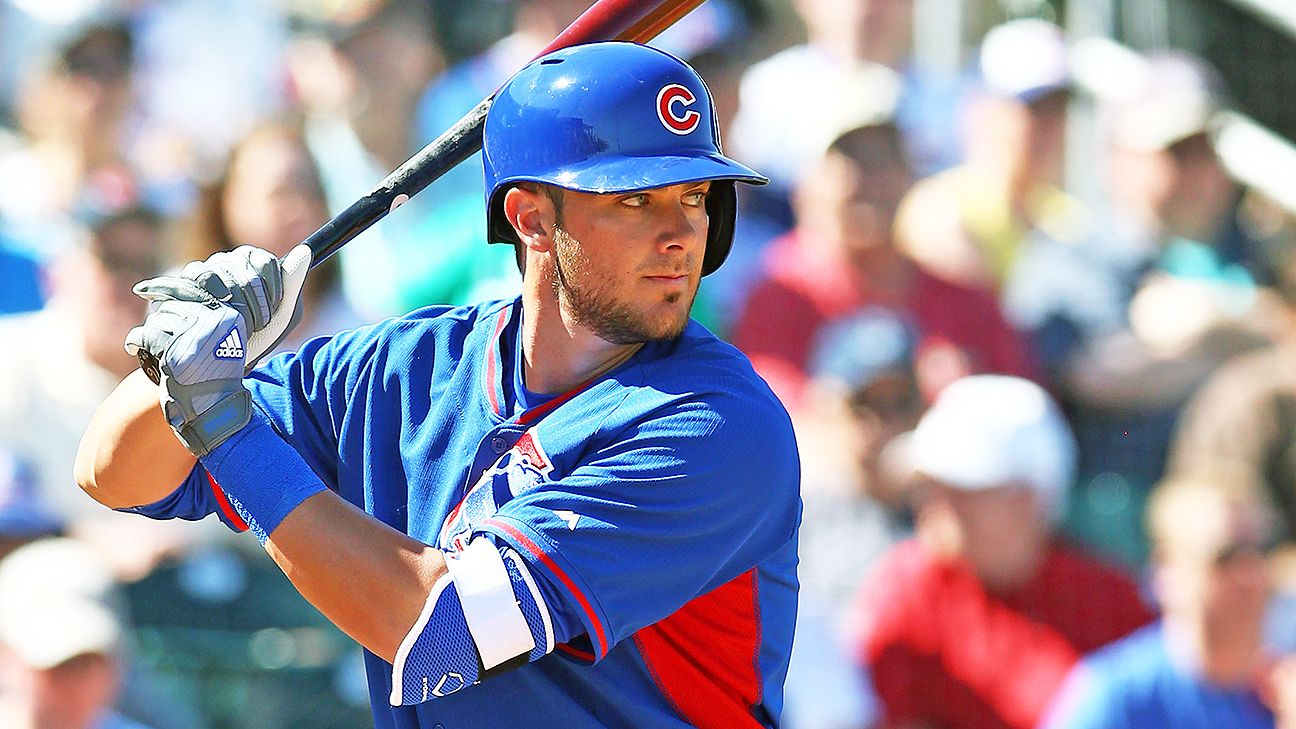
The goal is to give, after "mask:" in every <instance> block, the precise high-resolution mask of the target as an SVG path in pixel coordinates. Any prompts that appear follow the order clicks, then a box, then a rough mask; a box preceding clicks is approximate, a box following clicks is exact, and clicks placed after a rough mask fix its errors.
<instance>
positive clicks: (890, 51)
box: [732, 0, 958, 225]
mask: <svg viewBox="0 0 1296 729" xmlns="http://www.w3.org/2000/svg"><path fill="white" fill-rule="evenodd" d="M793 7H794V8H795V10H796V12H797V14H798V15H799V16H800V17H801V19H802V21H804V23H805V28H806V36H807V39H806V42H805V43H803V44H800V45H797V46H793V47H791V48H787V49H785V50H782V51H779V52H778V53H775V54H774V55H772V56H770V57H769V58H767V59H765V60H763V61H760V62H759V63H757V64H755V65H753V66H752V67H751V69H750V70H748V72H747V73H746V75H745V76H744V77H743V81H742V87H741V92H740V104H739V111H738V116H737V118H736V119H735V120H734V128H733V135H732V140H733V152H734V154H735V155H737V156H738V158H739V159H742V160H744V161H745V162H747V163H748V164H751V165H754V166H756V167H757V168H759V169H761V170H763V171H764V172H765V174H767V175H769V177H770V185H769V189H768V190H767V191H766V194H765V195H764V196H763V197H762V199H763V200H767V204H770V205H773V204H778V205H779V206H780V207H783V208H786V206H787V204H788V201H789V200H790V198H791V196H792V194H793V190H795V189H796V187H797V186H798V185H799V184H800V183H801V181H802V179H803V178H804V176H805V175H806V174H807V173H808V172H809V170H810V169H811V168H813V167H814V165H815V164H816V163H817V161H818V155H819V153H820V151H821V150H822V148H823V145H824V143H826V142H827V141H828V140H825V139H823V138H822V137H823V136H824V134H832V132H833V131H835V130H836V129H840V128H841V127H839V126H838V127H835V126H833V125H835V124H836V123H837V122H838V120H833V119H825V118H823V115H822V114H820V113H818V112H817V111H816V112H811V113H807V110H820V109H822V107H823V104H824V101H825V100H826V99H832V100H841V101H845V100H846V99H847V98H848V97H849V96H851V94H848V93H845V92H844V91H843V88H855V89H867V93H866V94H865V96H867V99H866V100H865V99H863V98H861V97H860V94H859V93H858V92H856V93H855V96H856V97H857V103H868V104H870V105H874V106H875V108H877V109H883V110H888V111H891V110H894V116H895V119H896V123H897V125H898V126H899V128H900V129H901V130H902V131H903V132H904V138H905V142H906V148H907V152H908V154H909V157H910V159H912V160H914V161H915V166H916V167H917V169H918V170H919V171H920V172H922V173H923V174H928V173H931V172H934V171H935V170H938V169H941V168H943V167H947V166H949V165H950V164H953V162H954V161H955V160H956V159H957V157H958V152H957V147H958V144H957V138H956V137H957V131H956V129H955V116H956V115H955V113H954V110H955V106H956V101H955V99H956V97H957V93H958V92H957V88H956V85H955V83H954V82H953V81H952V80H947V79H942V78H940V77H939V76H937V75H935V74H932V73H930V72H928V71H927V70H925V69H922V68H919V67H917V66H916V65H915V64H914V63H913V59H912V57H911V55H910V52H911V46H912V36H913V19H914V18H913V13H914V10H913V0H834V1H831V2H830V1H828V0H797V1H796V2H794V3H793ZM824 122H827V125H828V126H826V128H825V125H824ZM792 212H793V211H791V210H787V209H785V210H784V211H783V215H782V216H779V217H780V218H781V219H782V220H783V221H784V222H785V224H787V225H790V224H791V222H792V220H791V213H792Z"/></svg>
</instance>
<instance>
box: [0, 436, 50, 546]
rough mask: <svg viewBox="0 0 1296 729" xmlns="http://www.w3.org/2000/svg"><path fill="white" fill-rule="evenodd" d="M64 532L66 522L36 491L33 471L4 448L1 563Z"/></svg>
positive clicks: (1, 464)
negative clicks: (37, 541)
mask: <svg viewBox="0 0 1296 729" xmlns="http://www.w3.org/2000/svg"><path fill="white" fill-rule="evenodd" d="M62 532H63V520H62V519H60V518H59V517H58V515H57V514H55V513H54V512H53V510H51V509H50V508H49V506H47V505H46V504H45V502H44V500H43V499H42V498H41V496H40V493H39V492H38V491H37V490H36V483H35V482H34V481H33V479H32V476H31V469H29V468H28V467H27V464H25V463H23V462H22V461H21V460H20V459H19V458H18V457H17V456H15V455H14V454H13V453H11V452H10V451H8V450H7V449H0V560H3V559H4V558H5V556H6V555H8V554H9V553H10V552H12V551H14V550H15V549H18V548H19V547H21V546H23V545H24V544H27V543H29V542H33V541H35V540H37V539H41V538H44V537H52V536H56V535H58V534H61V533H62Z"/></svg>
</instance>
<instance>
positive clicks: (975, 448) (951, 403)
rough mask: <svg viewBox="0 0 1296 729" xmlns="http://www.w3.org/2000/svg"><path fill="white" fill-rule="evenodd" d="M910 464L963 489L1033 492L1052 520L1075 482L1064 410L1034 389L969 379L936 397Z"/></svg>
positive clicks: (1017, 381) (1007, 380)
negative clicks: (1015, 488) (1002, 488)
mask: <svg viewBox="0 0 1296 729" xmlns="http://www.w3.org/2000/svg"><path fill="white" fill-rule="evenodd" d="M907 449H908V454H907V455H908V457H909V465H910V467H911V468H912V469H913V471H914V472H915V473H919V474H922V475H925V476H927V477H929V478H931V479H934V480H936V481H939V482H941V483H943V484H946V485H948V486H950V487H953V488H956V489H960V490H964V491H980V490H983V489H989V488H995V487H998V486H1007V485H1011V484H1020V485H1025V486H1029V487H1031V488H1033V489H1034V490H1035V491H1036V492H1037V493H1038V494H1039V496H1040V499H1041V504H1042V505H1043V506H1044V507H1045V509H1046V511H1047V513H1048V514H1049V516H1050V517H1051V518H1053V519H1054V520H1056V519H1059V518H1061V516H1062V510H1063V508H1064V507H1065V504H1066V491H1067V488H1068V487H1069V486H1070V485H1071V481H1072V479H1073V478H1074V477H1075V467H1076V444H1075V439H1074V437H1073V436H1072V434H1071V429H1070V428H1069V427H1068V426H1067V423H1066V420H1065V419H1064V418H1063V417H1062V413H1061V411H1060V410H1059V409H1058V407H1057V405H1056V404H1055V403H1054V402H1053V399H1052V398H1051V397H1049V395H1048V393H1046V392H1045V391H1044V389H1043V388H1041V387H1040V386H1039V385H1036V384H1035V383H1033V382H1031V381H1029V380H1024V379H1021V378H1019V377H1008V376H1004V375H973V376H970V377H964V378H962V379H959V380H956V381H955V382H953V383H951V384H950V385H949V386H948V387H946V388H945V389H944V390H942V391H941V393H940V395H938V396H937V398H936V402H934V403H932V406H931V407H930V408H929V409H928V410H927V412H926V413H925V414H924V415H923V416H922V418H921V419H920V420H919V422H918V426H917V427H916V428H914V431H913V433H912V434H911V436H910V437H909V439H908V445H907Z"/></svg>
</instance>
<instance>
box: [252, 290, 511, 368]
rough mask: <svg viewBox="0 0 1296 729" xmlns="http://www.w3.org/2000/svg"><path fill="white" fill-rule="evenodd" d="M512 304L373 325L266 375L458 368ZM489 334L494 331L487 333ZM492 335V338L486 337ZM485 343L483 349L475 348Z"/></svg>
mask: <svg viewBox="0 0 1296 729" xmlns="http://www.w3.org/2000/svg"><path fill="white" fill-rule="evenodd" d="M510 303H511V302H509V301H504V300H501V301H490V302H483V303H481V304H475V305H472V306H458V307H453V306H428V307H423V308H420V309H416V310H414V311H411V312H409V313H407V314H404V315H401V316H395V317H389V318H387V319H383V320H381V321H378V322H374V323H372V324H366V325H363V326H359V327H355V328H353V329H348V330H345V331H341V332H338V333H337V334H334V335H332V336H328V337H319V338H316V339H312V340H310V341H308V342H306V343H305V344H303V345H302V346H301V348H300V349H299V350H298V351H297V352H295V353H290V354H285V355H281V356H279V357H275V358H273V359H271V360H269V361H268V362H267V363H266V365H264V366H263V368H262V369H267V370H269V371H275V370H276V369H284V368H291V367H293V366H294V364H295V363H299V362H303V361H305V362H310V363H313V364H311V365H309V366H310V367H311V368H313V369H316V370H324V371H349V372H359V371H384V372H405V371H408V370H409V369H410V367H409V365H410V364H411V363H413V362H420V363H422V365H423V366H420V367H418V368H415V369H417V370H419V371H428V370H430V369H431V365H432V364H433V363H437V362H442V361H445V362H454V361H458V359H459V358H460V357H461V356H462V355H463V353H464V352H465V351H466V350H467V349H469V348H471V347H474V346H485V339H486V337H488V336H489V332H493V331H494V329H492V328H491V326H492V325H491V324H490V321H493V319H495V318H497V317H499V316H500V315H501V312H502V311H503V310H505V309H507V308H508V306H509V305H510ZM487 330H489V331H487ZM482 332H487V333H484V334H483V333H482ZM476 340H481V343H480V344H474V342H475V341H476Z"/></svg>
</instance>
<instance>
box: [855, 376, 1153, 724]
mask: <svg viewBox="0 0 1296 729" xmlns="http://www.w3.org/2000/svg"><path fill="white" fill-rule="evenodd" d="M908 438H909V441H908V444H907V451H908V456H909V460H910V466H911V468H912V470H913V472H914V474H915V476H916V477H917V479H918V480H917V483H916V486H915V487H916V488H920V489H922V490H923V491H924V492H925V493H923V494H922V495H920V496H918V497H917V499H918V507H917V536H916V538H915V539H913V540H911V541H907V542H904V543H901V544H900V545H897V546H896V547H895V548H894V549H893V550H892V551H891V552H889V553H888V554H887V555H885V556H884V557H883V558H882V559H881V560H880V562H879V564H878V567H877V569H876V570H875V571H874V572H873V574H872V575H871V576H870V577H869V578H868V579H867V580H865V582H864V583H863V585H862V588H861V593H860V595H861V597H860V608H861V609H860V621H861V622H860V625H859V629H860V631H861V640H860V642H859V650H858V655H859V656H860V658H861V660H862V661H863V662H864V663H865V665H866V666H867V667H868V669H869V671H870V672H871V674H872V677H873V684H874V687H875V688H876V691H877V693H878V696H879V697H880V698H881V701H882V704H883V707H884V713H885V726H888V727H911V726H924V727H934V728H936V729H964V728H967V729H974V728H975V729H983V728H991V727H993V728H996V729H997V728H1000V727H1021V728H1023V729H1026V728H1029V727H1034V725H1035V723H1036V722H1037V721H1038V720H1039V719H1040V717H1041V715H1042V713H1043V711H1044V709H1045V707H1046V706H1047V705H1048V702H1049V700H1050V699H1051V698H1052V696H1053V694H1054V692H1055V691H1056V690H1057V688H1058V686H1060V685H1061V683H1062V681H1063V679H1064V677H1065V676H1066V674H1067V671H1069V670H1070V668H1071V666H1072V665H1074V664H1075V662H1076V661H1077V660H1078V659H1079V657H1080V656H1081V655H1082V654H1084V653H1086V652H1088V651H1090V650H1093V649H1095V648H1097V647H1099V646H1101V645H1104V644H1106V643H1108V642H1110V641H1112V640H1115V639H1116V638H1119V637H1121V636H1123V635H1125V634H1127V633H1129V632H1130V631H1132V630H1133V629H1135V628H1137V627H1139V626H1140V625H1143V624H1144V623H1146V622H1147V621H1148V620H1149V619H1150V618H1151V613H1150V611H1149V610H1148V608H1147V607H1146V606H1145V605H1144V604H1143V603H1142V601H1141V600H1140V597H1139V594H1138V589H1137V587H1136V586H1135V584H1134V583H1133V581H1132V580H1130V579H1129V578H1128V577H1126V576H1125V575H1124V574H1122V573H1120V572H1119V571H1117V570H1115V569H1112V568H1109V567H1107V566H1105V565H1103V564H1101V563H1099V562H1097V561H1095V560H1093V559H1091V558H1089V557H1087V556H1085V555H1083V554H1081V553H1079V552H1077V551H1076V550H1074V549H1072V548H1071V547H1068V546H1066V545H1065V544H1063V543H1062V542H1061V541H1060V540H1059V539H1058V538H1057V536H1056V534H1055V533H1054V528H1055V526H1056V524H1057V522H1058V519H1059V518H1060V516H1061V514H1062V511H1063V508H1064V501H1065V497H1066V490H1067V486H1068V485H1069V483H1070V480H1071V478H1072V475H1073V473H1074V468H1075V444H1074V442H1073V441H1072V438H1071V434H1070V432H1069V431H1068V429H1067V426H1066V422H1065V421H1064V420H1063V418H1062V415H1061V413H1060V412H1059V411H1058V409H1057V407H1056V405H1054V403H1053V401H1052V400H1051V399H1050V398H1049V397H1048V395H1047V394H1045V393H1044V391H1043V390H1042V389H1040V388H1039V387H1038V386H1037V385H1034V384H1033V383H1030V382H1029V381H1026V380H1021V379H1018V378H1011V377H1004V376H997V375H980V376H973V377H968V378H964V379H962V380H959V381H957V382H955V383H954V384H952V385H950V386H948V387H947V388H945V390H943V391H942V392H941V394H940V396H939V397H938V398H937V399H936V401H935V403H934V404H933V405H932V406H931V408H930V409H929V410H928V411H927V413H926V414H924V415H923V417H922V419H921V420H920V421H919V423H918V426H917V428H915V429H914V431H913V433H912V434H911V435H910V436H909V437H908Z"/></svg>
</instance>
